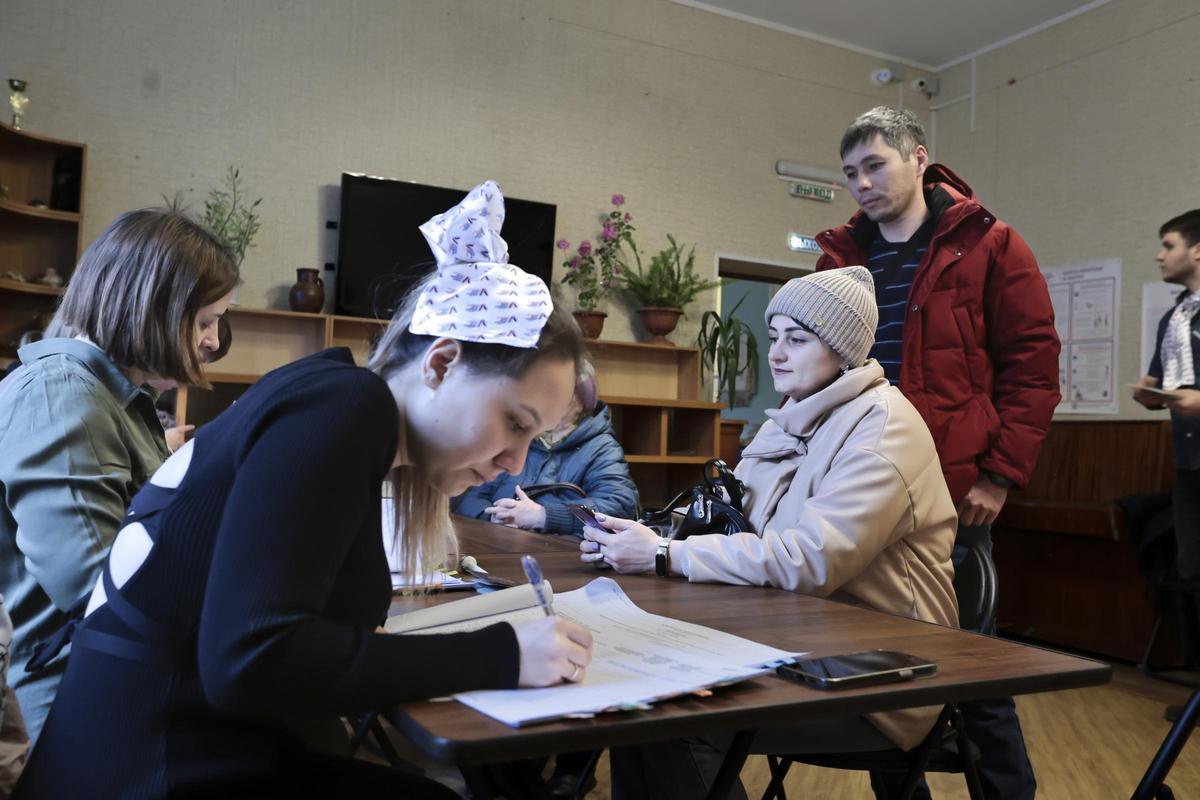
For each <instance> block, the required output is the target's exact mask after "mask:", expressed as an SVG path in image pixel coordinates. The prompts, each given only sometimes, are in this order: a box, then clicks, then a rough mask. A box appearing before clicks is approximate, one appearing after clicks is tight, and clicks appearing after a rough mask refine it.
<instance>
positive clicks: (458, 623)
mask: <svg viewBox="0 0 1200 800" xmlns="http://www.w3.org/2000/svg"><path fill="white" fill-rule="evenodd" d="M546 588H547V591H549V585H548V584H547V587H546ZM553 602H554V610H555V613H557V614H558V615H559V616H561V617H564V618H566V619H570V620H572V621H573V622H576V623H578V624H580V625H582V626H584V627H585V628H588V629H589V630H591V632H592V636H593V641H594V646H593V656H592V663H591V664H590V665H589V666H588V669H587V674H586V677H585V679H584V680H583V681H582V682H580V683H565V684H561V685H558V686H551V687H548V688H545V689H513V690H502V691H478V692H465V693H462V694H458V695H455V699H457V700H459V701H460V702H462V703H464V704H466V705H468V706H470V707H471V708H474V709H475V710H477V711H480V712H482V713H484V714H487V715H488V716H489V717H492V718H494V719H497V720H499V721H501V722H503V723H505V724H507V725H511V726H513V727H519V726H521V725H527V724H530V723H534V722H541V721H544V720H551V719H559V718H561V717H565V716H580V715H587V714H595V713H598V712H601V711H610V710H619V709H623V708H637V707H640V706H644V705H645V704H647V703H652V702H654V701H656V700H662V699H665V698H668V697H675V696H677V695H681V694H686V693H688V692H696V691H700V690H702V689H706V688H709V687H712V686H719V685H724V684H728V683H734V682H736V681H740V680H744V679H746V678H750V677H753V676H755V675H761V674H764V673H767V672H770V671H771V670H773V669H774V668H775V667H776V666H778V665H779V664H782V663H788V662H790V661H793V660H794V659H795V657H796V656H797V655H801V654H799V653H789V652H787V651H784V650H779V649H777V648H774V647H768V646H766V645H762V644H758V643H757V642H752V641H750V640H748V639H743V638H741V637H740V636H734V635H732V634H728V633H722V632H721V631H717V630H713V629H711V628H706V627H704V626H702V625H695V624H692V623H690V622H682V621H680V620H676V619H671V618H669V617H663V616H659V615H657V614H649V613H647V612H645V611H643V610H641V609H640V608H638V607H637V606H636V605H634V604H633V601H631V600H630V599H629V597H628V596H627V595H626V594H625V593H624V592H623V591H622V590H621V587H620V586H619V585H618V584H617V582H616V581H614V580H612V579H611V578H596V579H595V580H593V581H592V582H591V583H589V584H588V585H587V586H584V587H583V588H582V589H576V590H575V591H573V592H566V593H565V594H560V595H557V596H555V597H554V599H553ZM542 614H543V612H542V610H541V609H540V608H539V607H538V606H537V601H536V599H535V598H534V594H533V589H532V587H531V586H528V585H525V586H517V587H514V588H512V589H505V590H504V591H500V592H494V593H492V594H490V595H483V596H480V597H472V598H469V599H466V600H460V601H457V602H454V603H446V604H443V605H440V606H435V607H432V608H426V609H421V610H420V611H415V612H412V613H410V614H402V615H400V616H397V617H392V618H391V619H390V620H388V623H387V626H386V628H387V630H388V631H389V632H391V633H449V632H452V631H461V630H474V629H477V628H481V627H484V626H486V625H490V624H493V623H495V622H500V621H505V622H519V621H521V620H523V619H536V618H538V617H539V616H541V615H542Z"/></svg>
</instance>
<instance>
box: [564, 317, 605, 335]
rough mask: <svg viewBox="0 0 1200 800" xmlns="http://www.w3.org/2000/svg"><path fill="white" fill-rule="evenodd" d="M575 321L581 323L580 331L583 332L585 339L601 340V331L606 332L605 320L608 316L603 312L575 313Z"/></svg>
mask: <svg viewBox="0 0 1200 800" xmlns="http://www.w3.org/2000/svg"><path fill="white" fill-rule="evenodd" d="M571 313H572V314H573V315H574V316H575V321H576V322H578V323H579V329H580V330H582V331H583V335H584V337H586V338H588V339H598V338H600V331H602V330H604V320H605V319H607V318H608V314H606V313H604V312H603V311H573V312H571Z"/></svg>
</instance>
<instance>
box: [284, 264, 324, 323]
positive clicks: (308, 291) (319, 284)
mask: <svg viewBox="0 0 1200 800" xmlns="http://www.w3.org/2000/svg"><path fill="white" fill-rule="evenodd" d="M288 305H289V306H291V307H292V311H309V312H314V313H315V312H317V311H320V310H321V308H322V307H323V306H324V305H325V281H323V280H321V276H320V275H319V274H317V271H316V270H315V269H313V268H312V267H301V268H300V269H298V270H296V282H295V283H294V284H292V288H291V291H289V292H288Z"/></svg>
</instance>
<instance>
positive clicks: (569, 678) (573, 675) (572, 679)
mask: <svg viewBox="0 0 1200 800" xmlns="http://www.w3.org/2000/svg"><path fill="white" fill-rule="evenodd" d="M571 666H572V667H573V669H572V670H571V674H570V675H568V676H567V682H568V683H574V682H575V679H576V678H578V677H579V665H578V664H576V663H575V662H574V661H572V662H571Z"/></svg>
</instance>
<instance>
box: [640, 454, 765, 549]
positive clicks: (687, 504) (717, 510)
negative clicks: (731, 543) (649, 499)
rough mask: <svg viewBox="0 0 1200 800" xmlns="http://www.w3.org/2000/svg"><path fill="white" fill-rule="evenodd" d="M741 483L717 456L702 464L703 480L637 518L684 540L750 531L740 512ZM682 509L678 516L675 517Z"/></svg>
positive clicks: (743, 488) (742, 488) (743, 513)
mask: <svg viewBox="0 0 1200 800" xmlns="http://www.w3.org/2000/svg"><path fill="white" fill-rule="evenodd" d="M745 490H746V487H745V485H744V484H743V483H742V482H741V481H739V480H738V479H737V478H735V477H734V475H733V470H731V469H730V468H729V466H728V465H727V464H726V463H725V462H724V461H722V460H721V459H719V458H713V459H710V460H709V461H708V462H706V463H705V464H704V483H702V484H700V485H699V486H693V487H692V488H691V489H688V490H687V491H683V492H680V493H679V494H678V495H676V496H675V499H674V500H672V501H671V502H670V503H668V504H667V505H666V507H665V508H662V509H659V510H658V511H645V512H643V513H642V516H641V521H642V523H643V524H645V525H649V526H650V527H653V528H659V529H661V530H664V531H667V532H670V531H672V530H674V534H673V535H672V536H671V538H672V539H677V540H678V539H686V538H687V537H689V536H695V535H697V534H705V533H723V534H725V535H727V536H728V535H729V534H731V533H737V532H738V531H748V530H750V524H749V523H748V522H747V521H746V515H745V512H744V511H742V495H743V493H744V492H745ZM676 509H683V511H682V515H683V516H682V519H679V521H678V525H676V520H677V518H678V517H679V512H677V511H676Z"/></svg>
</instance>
